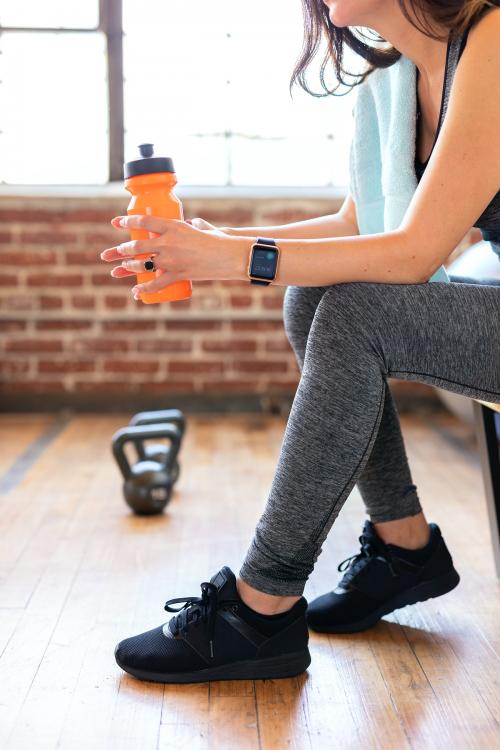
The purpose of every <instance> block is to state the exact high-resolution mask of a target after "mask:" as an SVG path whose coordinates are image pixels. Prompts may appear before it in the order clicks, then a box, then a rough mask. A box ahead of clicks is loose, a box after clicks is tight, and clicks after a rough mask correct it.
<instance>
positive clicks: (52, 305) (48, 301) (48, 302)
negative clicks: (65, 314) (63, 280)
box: [39, 294, 63, 310]
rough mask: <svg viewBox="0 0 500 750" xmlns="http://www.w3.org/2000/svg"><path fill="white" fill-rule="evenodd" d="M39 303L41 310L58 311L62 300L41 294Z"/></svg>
mask: <svg viewBox="0 0 500 750" xmlns="http://www.w3.org/2000/svg"><path fill="white" fill-rule="evenodd" d="M39 303H40V307H41V309H42V310H59V309H60V308H61V307H62V306H63V298H62V297H55V296H52V295H48V294H42V295H40V297H39Z"/></svg>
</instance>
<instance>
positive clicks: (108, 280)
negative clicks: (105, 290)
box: [90, 261, 135, 295]
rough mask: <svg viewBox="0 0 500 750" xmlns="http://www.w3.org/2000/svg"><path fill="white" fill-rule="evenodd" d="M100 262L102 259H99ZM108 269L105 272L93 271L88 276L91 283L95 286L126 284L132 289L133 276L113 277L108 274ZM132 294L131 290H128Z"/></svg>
mask: <svg viewBox="0 0 500 750" xmlns="http://www.w3.org/2000/svg"><path fill="white" fill-rule="evenodd" d="M101 262H102V261H101ZM110 271H111V268H110V269H109V271H107V272H106V273H93V274H92V275H91V277H90V280H91V283H92V284H94V285H95V286H116V287H117V288H118V287H119V286H127V287H129V288H130V289H132V286H133V283H132V282H133V281H134V278H135V277H133V276H122V277H121V278H117V279H115V277H114V276H110ZM130 294H131V295H132V292H130Z"/></svg>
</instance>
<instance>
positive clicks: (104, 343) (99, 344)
mask: <svg viewBox="0 0 500 750" xmlns="http://www.w3.org/2000/svg"><path fill="white" fill-rule="evenodd" d="M71 350H72V351H75V352H77V351H78V352H82V351H84V352H95V353H101V352H104V353H105V354H110V353H111V352H127V351H128V350H129V342H128V341H123V340H119V339H108V338H102V339H82V338H79V339H75V340H73V341H72V342H71Z"/></svg>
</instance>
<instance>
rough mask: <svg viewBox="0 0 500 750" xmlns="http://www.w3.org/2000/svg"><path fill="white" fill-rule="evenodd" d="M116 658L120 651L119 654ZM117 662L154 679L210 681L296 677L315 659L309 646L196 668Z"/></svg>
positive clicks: (129, 671) (140, 677) (130, 670)
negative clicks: (142, 666)
mask: <svg viewBox="0 0 500 750" xmlns="http://www.w3.org/2000/svg"><path fill="white" fill-rule="evenodd" d="M115 659H116V655H115ZM116 663H117V664H118V666H119V667H121V668H122V669H123V670H124V671H125V672H128V674H131V675H133V676H134V677H137V678H138V679H139V680H149V681H150V682H177V683H187V682H209V681H212V680H275V679H279V678H281V677H295V675H298V674H301V673H302V672H305V670H306V669H307V667H308V666H309V664H310V663H311V654H310V653H309V649H306V650H305V651H298V652H295V653H291V654H282V655H281V656H272V657H269V658H267V659H252V660H247V661H236V662H232V663H230V664H220V665H219V666H217V667H209V668H208V669H199V670H197V671H196V672H144V671H143V670H141V669H132V668H130V667H126V666H124V665H123V664H120V662H119V661H118V659H116Z"/></svg>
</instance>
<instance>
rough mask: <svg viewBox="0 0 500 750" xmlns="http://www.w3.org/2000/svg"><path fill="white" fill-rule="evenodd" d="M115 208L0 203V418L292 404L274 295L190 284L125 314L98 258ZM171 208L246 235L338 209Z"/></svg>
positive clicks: (61, 201)
mask: <svg viewBox="0 0 500 750" xmlns="http://www.w3.org/2000/svg"><path fill="white" fill-rule="evenodd" d="M126 204H127V200H126V199H121V198H115V197H105V198H100V199H99V200H96V199H95V198H74V197H67V198H36V197H32V198H27V197H23V198H13V197H10V198H5V197H4V198H1V199H0V263H1V267H2V274H1V275H0V331H1V354H2V356H1V361H0V396H1V398H2V409H4V410H5V409H7V410H9V409H15V408H16V409H19V408H27V409H44V408H45V407H47V408H53V407H55V406H73V407H77V408H87V407H89V408H95V407H98V408H109V409H113V408H133V407H137V408H160V407H163V408H164V407H165V406H168V405H178V404H179V403H180V400H181V399H182V398H184V399H185V398H186V397H189V398H190V399H191V400H193V399H195V400H196V399H198V402H199V403H201V402H202V401H203V400H207V398H214V399H216V400H217V399H218V398H220V397H225V398H228V397H229V396H231V397H232V398H233V399H234V398H236V397H238V396H244V397H249V396H250V397H253V399H254V400H255V399H256V400H257V401H262V400H263V399H266V398H267V399H269V397H271V398H272V397H273V395H277V396H279V395H280V394H284V395H288V396H290V395H293V393H294V392H295V389H296V386H297V383H298V378H299V371H298V368H297V365H296V362H295V358H294V355H293V352H292V350H291V347H290V345H289V343H288V341H287V339H286V337H285V334H284V330H283V322H282V304H283V295H284V292H285V287H279V286H276V287H274V286H271V287H268V288H264V287H254V286H250V285H249V284H248V283H247V282H244V281H241V282H240V281H224V282H211V281H196V282H193V297H192V299H190V300H182V301H179V302H174V303H164V304H162V305H143V304H142V303H141V302H136V301H135V300H134V299H133V298H132V295H131V294H130V287H131V286H132V283H133V278H132V277H131V278H130V279H114V278H112V277H111V276H110V273H109V272H110V270H111V267H112V264H110V265H108V264H105V263H104V262H103V261H101V260H100V258H99V254H100V252H101V251H102V250H103V249H104V248H105V247H109V246H111V245H113V244H116V243H117V241H118V239H119V237H120V233H119V232H118V231H117V230H115V229H113V228H112V227H111V225H110V224H109V221H110V219H111V218H112V217H113V216H116V215H119V214H122V213H124V212H125V210H126ZM183 205H184V214H185V217H186V218H191V217H194V216H202V217H203V218H206V219H207V220H208V221H211V222H213V223H214V224H216V225H219V226H248V225H250V226H252V225H255V226H258V225H272V224H279V223H285V222H290V221H298V220H301V219H305V218H310V217H312V216H319V215H322V214H327V213H333V212H334V211H336V210H337V209H338V207H339V206H340V202H339V201H337V202H335V201H332V200H324V199H312V200H307V201H304V200H269V199H266V200H262V199H254V200H248V199H247V200H242V199H238V198H235V199H225V200H222V199H208V200H200V199H198V200H193V199H191V200H188V199H183ZM121 236H122V238H123V240H126V239H128V235H127V234H126V233H123V235H121ZM405 385H406V386H407V387H412V388H413V389H415V388H417V389H418V388H419V387H420V386H419V385H418V384H412V386H409V384H405ZM423 388H425V387H424V386H423ZM162 396H163V397H164V398H163V401H162V403H160V402H159V399H161V397H162Z"/></svg>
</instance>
